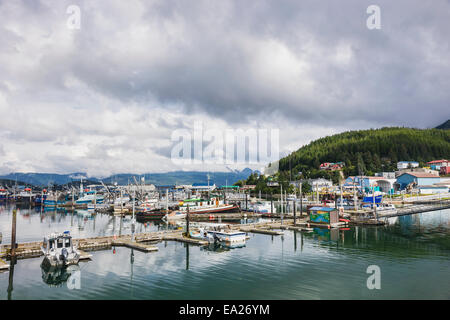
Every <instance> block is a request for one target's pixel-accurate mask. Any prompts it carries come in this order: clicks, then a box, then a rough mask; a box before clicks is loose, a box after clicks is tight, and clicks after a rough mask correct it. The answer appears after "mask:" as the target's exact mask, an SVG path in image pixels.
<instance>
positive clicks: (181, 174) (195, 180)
mask: <svg viewBox="0 0 450 320" xmlns="http://www.w3.org/2000/svg"><path fill="white" fill-rule="evenodd" d="M253 172H254V171H252V170H251V169H249V168H246V169H244V170H242V171H238V170H236V171H230V172H202V171H173V172H165V173H146V174H141V175H137V174H131V173H123V174H116V175H112V176H110V177H107V178H103V179H100V178H96V177H87V175H86V174H85V173H81V172H76V173H71V174H55V173H22V172H16V173H10V174H7V175H3V176H0V179H2V180H0V181H3V184H9V185H10V184H11V183H15V181H16V180H17V181H18V182H17V184H21V183H22V184H23V183H26V184H31V185H35V186H48V185H49V184H57V185H63V184H69V183H71V182H73V181H79V180H80V178H81V177H83V180H85V179H86V178H87V179H88V181H86V184H89V183H95V182H100V181H103V182H104V183H105V184H113V183H116V182H117V184H119V185H123V184H127V183H128V182H130V183H134V178H136V180H137V181H140V180H141V178H142V177H143V178H145V182H146V183H151V184H155V185H174V184H179V185H180V184H205V185H206V184H208V177H207V175H208V174H209V177H210V180H209V183H210V185H213V184H216V186H222V185H226V184H228V185H232V184H233V183H235V182H236V181H238V180H245V179H247V178H248V176H249V175H250V174H252V173H253ZM256 172H257V171H256ZM8 180H9V181H8Z"/></svg>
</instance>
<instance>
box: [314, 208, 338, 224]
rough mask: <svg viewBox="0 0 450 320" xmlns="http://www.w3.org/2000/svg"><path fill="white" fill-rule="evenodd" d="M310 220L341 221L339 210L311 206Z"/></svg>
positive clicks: (323, 221) (320, 221) (326, 222)
mask: <svg viewBox="0 0 450 320" xmlns="http://www.w3.org/2000/svg"><path fill="white" fill-rule="evenodd" d="M309 221H310V222H313V223H323V224H335V223H338V222H339V212H338V211H337V210H336V209H335V208H330V207H311V208H309Z"/></svg>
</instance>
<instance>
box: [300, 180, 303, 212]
mask: <svg viewBox="0 0 450 320" xmlns="http://www.w3.org/2000/svg"><path fill="white" fill-rule="evenodd" d="M302 216H303V190H302V182H300V217H302Z"/></svg>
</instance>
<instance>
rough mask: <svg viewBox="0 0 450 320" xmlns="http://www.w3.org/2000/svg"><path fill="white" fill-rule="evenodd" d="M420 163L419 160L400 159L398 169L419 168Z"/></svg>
mask: <svg viewBox="0 0 450 320" xmlns="http://www.w3.org/2000/svg"><path fill="white" fill-rule="evenodd" d="M418 167H419V163H418V162H417V161H399V162H397V169H398V170H401V169H408V168H418Z"/></svg>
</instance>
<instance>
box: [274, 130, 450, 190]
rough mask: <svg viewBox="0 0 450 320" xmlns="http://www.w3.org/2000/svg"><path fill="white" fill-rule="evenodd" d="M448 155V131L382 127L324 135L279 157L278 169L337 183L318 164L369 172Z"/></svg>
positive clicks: (351, 172)
mask: <svg viewBox="0 0 450 320" xmlns="http://www.w3.org/2000/svg"><path fill="white" fill-rule="evenodd" d="M442 158H444V159H448V158H450V131H449V130H438V129H412V128H398V127H394V128H381V129H370V130H359V131H348V132H344V133H340V134H336V135H333V136H328V137H324V138H321V139H318V140H315V141H313V142H311V143H310V144H308V145H306V146H304V147H302V148H300V149H299V150H297V151H295V152H293V153H292V154H290V155H289V156H287V157H285V158H283V159H281V160H280V163H279V164H280V171H281V172H288V171H289V161H290V160H291V165H292V168H293V169H292V170H293V172H299V171H301V172H303V176H304V177H305V178H319V177H322V178H326V179H331V180H333V181H334V182H336V179H339V177H338V175H336V172H328V171H322V170H319V167H318V166H319V165H320V163H323V162H339V161H343V162H344V163H345V164H346V165H345V167H344V169H343V172H344V175H345V176H349V175H358V174H365V175H371V174H373V173H375V172H380V171H394V170H396V168H397V162H398V161H419V162H420V163H422V164H423V163H426V162H427V161H431V160H435V159H442Z"/></svg>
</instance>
